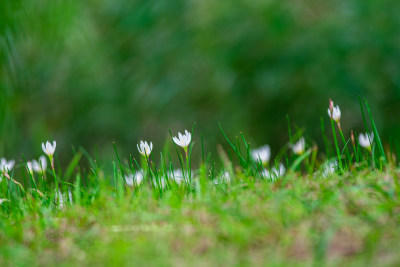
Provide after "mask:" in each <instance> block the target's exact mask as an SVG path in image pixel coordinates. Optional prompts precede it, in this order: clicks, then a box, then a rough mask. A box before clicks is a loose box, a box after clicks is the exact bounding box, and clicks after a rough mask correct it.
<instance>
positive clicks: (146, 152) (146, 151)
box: [137, 141, 153, 157]
mask: <svg viewBox="0 0 400 267" xmlns="http://www.w3.org/2000/svg"><path fill="white" fill-rule="evenodd" d="M137 148H138V150H139V153H140V154H142V156H144V157H148V156H150V153H151V151H152V150H153V143H152V142H150V145H149V144H148V143H147V142H143V141H140V145H137Z"/></svg>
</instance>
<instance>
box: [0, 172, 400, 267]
mask: <svg viewBox="0 0 400 267" xmlns="http://www.w3.org/2000/svg"><path fill="white" fill-rule="evenodd" d="M398 179H399V172H398V170H391V171H387V172H381V171H364V172H359V173H354V174H347V175H344V176H338V175H336V174H334V175H332V176H331V177H329V178H327V179H323V180H321V179H320V178H319V177H307V176H298V175H296V174H295V173H289V174H288V175H287V176H285V177H283V178H281V179H280V180H279V182H275V183H271V182H265V181H254V179H251V178H248V177H245V176H241V175H238V177H237V179H236V181H235V182H234V183H232V184H231V185H229V186H228V185H226V184H220V185H218V186H212V187H211V185H209V186H210V188H208V189H207V190H203V191H202V192H203V193H200V194H199V195H197V196H194V195H192V196H188V195H187V194H186V192H185V191H183V190H180V189H178V188H176V189H175V190H170V191H168V192H165V194H163V195H162V197H158V198H155V197H154V193H153V191H152V190H151V189H150V188H149V187H143V188H142V190H140V191H135V192H130V193H129V194H126V195H125V196H124V197H122V198H120V199H118V198H117V197H116V196H115V194H114V192H113V190H106V189H104V190H101V191H100V192H98V195H97V197H96V198H94V199H93V200H91V199H82V202H86V204H81V205H78V204H72V205H68V206H66V207H64V208H60V209H58V210H52V209H51V208H49V207H46V206H44V205H42V204H41V203H40V202H39V201H38V200H34V199H30V202H29V203H30V204H31V207H27V206H24V205H22V207H23V208H24V209H25V210H23V211H21V214H13V215H12V216H10V217H8V218H5V217H4V215H3V217H2V219H1V234H0V243H1V247H0V264H1V266H25V265H29V266H43V265H56V264H59V265H61V266H77V265H79V266H93V265H100V266H111V265H113V266H114V265H115V266H118V265H119V266H132V265H137V266H143V265H146V266H156V265H157V266H179V265H185V266H187V265H191V266H204V265H205V264H208V265H210V266H215V265H223V266H231V265H234V266H241V265H260V266H261V265H263V266H265V265H288V266H311V265H315V264H317V265H318V264H321V265H322V264H328V265H332V266H343V265H347V266H365V265H370V266H378V265H379V266H395V265H398V264H400V257H399V256H398V255H399V252H400V248H399V247H398V242H399V240H400V232H399V231H398V230H399V209H398V208H399V201H400V199H399V195H398V193H399V192H398V191H399V190H400V187H399V185H398ZM88 203H90V204H88ZM7 205H10V203H8V204H6V206H5V207H4V206H3V213H4V209H6V208H7Z"/></svg>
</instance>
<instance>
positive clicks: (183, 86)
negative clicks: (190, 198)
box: [0, 0, 400, 159]
mask: <svg viewBox="0 0 400 267" xmlns="http://www.w3.org/2000/svg"><path fill="white" fill-rule="evenodd" d="M399 10H400V1H398V0H362V1H360V0H324V1H321V0H304V1H300V0H290V1H289V0H231V1H215V0H184V1H179V0H171V1H169V0H162V1H160V0H155V1H153V0H143V1H140V0H88V1H77V0H68V1H62V0H58V1H44V0H37V1H33V0H32V1H29V0H27V1H20V0H4V1H0V127H1V132H0V155H4V156H6V157H18V156H19V155H20V154H21V153H25V155H26V156H27V157H28V158H29V157H33V156H35V157H36V156H38V155H39V153H40V151H41V148H40V143H41V142H42V141H44V140H47V139H51V140H52V139H53V138H54V139H56V140H57V141H58V148H57V150H58V155H59V156H60V158H61V159H63V158H64V159H68V158H70V156H71V155H70V154H71V146H72V145H83V146H84V147H85V148H87V149H88V150H89V151H91V152H92V153H93V152H94V151H95V149H96V148H97V150H98V152H99V154H100V155H106V153H111V152H112V141H113V140H115V141H117V143H118V145H119V147H120V150H121V153H122V154H123V156H124V157H125V156H127V155H128V153H133V154H134V155H137V152H136V143H137V142H138V140H139V139H141V138H145V139H147V140H152V141H153V142H154V143H155V148H156V149H157V150H160V149H161V148H162V146H163V144H164V142H165V140H166V138H167V137H168V135H169V134H168V129H171V130H172V131H173V132H174V133H175V132H176V131H178V130H179V131H183V130H184V129H185V128H187V129H188V128H191V127H192V124H193V122H195V121H196V122H197V124H198V133H199V132H202V133H204V139H205V141H206V149H207V150H208V151H212V150H214V149H215V144H217V143H222V142H223V139H222V137H221V134H220V132H219V131H218V126H217V121H221V123H222V124H223V126H224V128H225V130H226V131H227V132H228V133H229V134H230V136H235V135H237V134H238V133H239V132H240V131H243V132H244V133H245V134H246V136H249V139H250V140H251V141H252V144H254V145H262V144H264V143H269V144H271V145H272V147H273V152H274V153H276V152H277V150H278V149H279V148H280V147H281V146H282V145H284V144H285V142H287V140H288V134H287V123H286V114H289V116H290V118H291V120H292V122H293V124H294V125H297V126H298V127H301V128H304V129H305V130H306V136H307V137H308V138H309V140H310V139H313V140H316V141H318V142H319V143H320V144H321V142H320V141H321V131H320V118H321V116H322V117H323V118H324V119H325V121H326V122H327V119H328V117H327V114H326V109H327V105H328V98H329V97H332V98H333V99H334V100H335V102H336V103H337V104H339V105H340V107H341V109H342V113H343V118H342V125H343V128H344V131H345V135H346V136H347V135H348V133H349V130H350V129H351V128H354V129H355V130H356V131H363V129H364V128H363V123H362V118H361V113H360V109H359V104H358V96H359V95H361V96H364V97H366V98H368V100H369V102H370V105H371V107H372V110H373V113H374V116H375V119H376V121H377V125H378V128H379V130H382V133H383V136H384V138H388V137H389V136H400V134H399V133H400V127H399V123H398V122H399V119H400V117H399V111H400V15H399V14H400V13H399ZM198 133H197V134H196V138H195V141H196V142H197V144H196V147H197V149H199V139H198ZM197 152H198V153H199V150H197Z"/></svg>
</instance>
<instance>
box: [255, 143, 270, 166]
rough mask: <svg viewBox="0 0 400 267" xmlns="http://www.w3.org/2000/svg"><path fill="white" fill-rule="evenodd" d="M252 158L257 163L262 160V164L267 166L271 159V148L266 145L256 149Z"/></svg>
mask: <svg viewBox="0 0 400 267" xmlns="http://www.w3.org/2000/svg"><path fill="white" fill-rule="evenodd" d="M251 157H252V158H253V159H254V160H256V161H259V160H261V163H262V164H266V163H267V162H268V161H269V159H270V157H271V148H270V147H269V145H265V146H262V147H259V148H257V149H254V150H252V151H251Z"/></svg>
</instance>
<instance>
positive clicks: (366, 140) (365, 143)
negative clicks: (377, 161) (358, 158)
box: [358, 133, 374, 150]
mask: <svg viewBox="0 0 400 267" xmlns="http://www.w3.org/2000/svg"><path fill="white" fill-rule="evenodd" d="M373 141H374V133H371V134H368V133H366V134H360V135H359V136H358V142H359V143H360V146H362V147H364V148H366V149H369V150H371V146H372V142H373Z"/></svg>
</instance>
